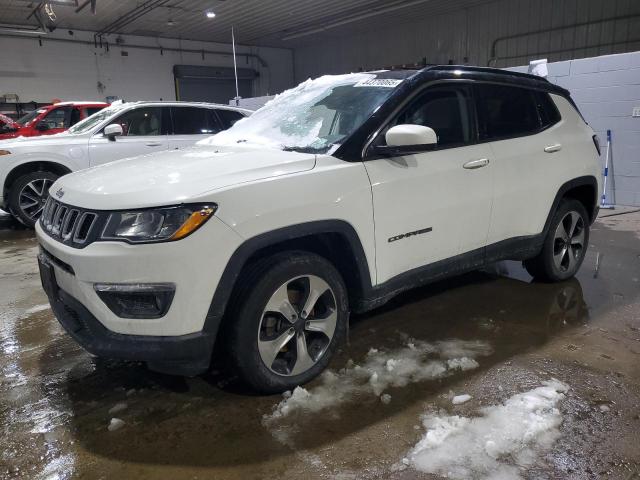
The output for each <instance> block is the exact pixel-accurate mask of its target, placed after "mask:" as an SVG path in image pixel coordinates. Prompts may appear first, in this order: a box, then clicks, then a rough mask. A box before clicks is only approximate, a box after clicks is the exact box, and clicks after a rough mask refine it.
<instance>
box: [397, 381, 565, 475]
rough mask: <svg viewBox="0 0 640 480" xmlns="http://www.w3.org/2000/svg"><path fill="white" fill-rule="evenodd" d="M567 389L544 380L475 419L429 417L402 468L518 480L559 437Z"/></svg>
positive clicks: (482, 411) (490, 408)
mask: <svg viewBox="0 0 640 480" xmlns="http://www.w3.org/2000/svg"><path fill="white" fill-rule="evenodd" d="M568 389H569V387H568V386H567V385H565V384H564V383H562V382H559V381H557V380H551V381H548V382H544V383H543V385H542V386H541V387H538V388H535V389H533V390H530V391H528V392H524V393H520V394H517V395H514V396H513V397H511V398H509V399H508V400H507V401H505V402H504V403H503V404H502V405H494V406H490V407H485V408H483V409H481V410H480V414H481V415H480V416H479V417H476V418H467V417H461V416H458V415H452V416H439V415H435V414H427V415H425V416H424V417H423V419H422V420H423V425H424V427H425V428H426V429H427V432H426V433H425V435H424V437H423V438H422V440H420V442H418V444H417V445H416V446H415V447H414V448H413V450H411V451H410V452H409V454H408V455H407V457H406V458H405V459H403V461H402V464H401V465H402V466H404V465H410V466H412V467H414V468H415V469H417V470H420V471H422V472H426V473H432V474H436V475H442V476H445V477H447V478H453V479H461V480H466V479H486V480H489V479H492V480H494V479H499V480H519V479H521V478H522V476H521V469H522V468H526V467H527V466H530V465H532V464H533V463H535V462H536V460H537V458H538V456H539V454H540V453H541V452H543V451H545V450H547V449H549V448H550V447H551V446H552V445H553V442H554V441H555V440H556V439H557V438H558V437H559V435H560V431H559V430H558V427H559V426H560V424H561V423H562V416H561V414H560V411H559V410H558V408H557V407H558V404H559V403H560V401H561V400H562V399H563V398H564V393H565V392H566V391H567V390H568ZM401 468H402V467H401Z"/></svg>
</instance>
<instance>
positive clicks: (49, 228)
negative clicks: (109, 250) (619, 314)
mask: <svg viewBox="0 0 640 480" xmlns="http://www.w3.org/2000/svg"><path fill="white" fill-rule="evenodd" d="M101 217H102V216H101V215H100V212H95V211H90V210H85V209H83V208H78V207H72V206H70V205H65V204H64V203H62V202H59V201H58V200H55V199H54V198H53V197H49V198H48V200H47V203H46V204H45V206H44V211H43V212H42V216H41V217H40V225H41V226H42V229H43V230H44V231H45V232H46V233H47V234H48V235H49V236H50V237H53V238H55V239H56V240H58V241H60V242H62V243H64V244H65V245H69V246H72V247H75V248H83V247H86V246H87V245H88V244H89V243H91V241H92V240H93V239H95V238H96V237H97V235H98V232H99V228H100V226H101V224H102V223H103V219H102V218H101Z"/></svg>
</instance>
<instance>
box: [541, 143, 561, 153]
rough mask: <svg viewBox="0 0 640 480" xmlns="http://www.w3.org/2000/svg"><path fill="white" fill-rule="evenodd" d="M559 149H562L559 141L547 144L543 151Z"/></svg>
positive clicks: (550, 151) (556, 150) (548, 151)
mask: <svg viewBox="0 0 640 480" xmlns="http://www.w3.org/2000/svg"><path fill="white" fill-rule="evenodd" d="M560 150H562V145H560V144H559V143H556V144H555V145H549V146H548V147H545V149H544V151H545V152H547V153H553V152H559V151H560Z"/></svg>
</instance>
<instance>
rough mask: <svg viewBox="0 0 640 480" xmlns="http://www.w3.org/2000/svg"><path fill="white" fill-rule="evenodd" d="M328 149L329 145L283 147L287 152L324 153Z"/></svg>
mask: <svg viewBox="0 0 640 480" xmlns="http://www.w3.org/2000/svg"><path fill="white" fill-rule="evenodd" d="M326 149H327V147H322V148H318V147H291V146H284V147H282V150H283V151H285V152H299V153H322V152H323V151H325V150H326Z"/></svg>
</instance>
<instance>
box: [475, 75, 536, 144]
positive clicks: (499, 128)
mask: <svg viewBox="0 0 640 480" xmlns="http://www.w3.org/2000/svg"><path fill="white" fill-rule="evenodd" d="M535 93H536V92H534V91H532V90H529V89H527V88H521V87H512V86H507V85H488V84H487V85H478V86H477V102H478V116H479V127H480V139H481V140H493V139H500V138H510V137H517V136H524V135H530V134H532V133H535V132H537V131H539V130H540V129H541V123H540V116H539V113H538V100H537V98H536V96H535Z"/></svg>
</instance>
